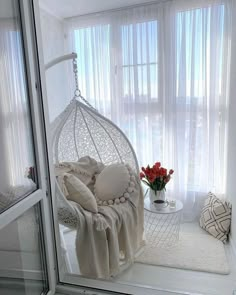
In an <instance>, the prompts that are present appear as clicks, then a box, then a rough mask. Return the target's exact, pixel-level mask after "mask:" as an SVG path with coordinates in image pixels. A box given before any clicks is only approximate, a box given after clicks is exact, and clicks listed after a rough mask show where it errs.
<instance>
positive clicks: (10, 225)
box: [0, 0, 55, 295]
mask: <svg viewBox="0 0 236 295" xmlns="http://www.w3.org/2000/svg"><path fill="white" fill-rule="evenodd" d="M35 44H36V43H35V39H34V31H33V9H32V2H31V1H19V0H1V2H0V77H1V79H0V294H4V295H5V294H6V295H7V294H26V295H28V294H29V295H32V294H33V295H34V294H35V295H36V294H48V292H49V291H50V292H52V293H51V294H53V293H54V289H55V278H54V262H53V253H52V249H53V248H52V244H53V240H52V236H53V235H52V233H51V220H50V213H49V212H50V211H49V207H50V198H49V197H48V196H49V193H50V192H49V191H48V189H47V187H48V183H47V179H48V178H47V157H46V156H45V155H46V149H45V146H46V144H45V142H44V136H43V134H44V130H43V120H42V118H43V113H42V112H41V110H42V108H41V107H42V103H41V95H40V89H39V85H40V83H39V80H38V75H37V63H36V61H37V55H36V50H35ZM45 241H47V243H45Z"/></svg>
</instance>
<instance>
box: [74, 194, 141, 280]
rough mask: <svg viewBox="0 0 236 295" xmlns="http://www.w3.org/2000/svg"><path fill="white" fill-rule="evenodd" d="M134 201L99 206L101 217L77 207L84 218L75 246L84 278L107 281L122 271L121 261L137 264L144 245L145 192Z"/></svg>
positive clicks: (134, 197) (133, 199) (136, 195)
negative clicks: (135, 262) (137, 255)
mask: <svg viewBox="0 0 236 295" xmlns="http://www.w3.org/2000/svg"><path fill="white" fill-rule="evenodd" d="M131 199H132V201H127V202H126V203H124V204H119V205H113V206H102V207H99V214H98V215H96V214H93V213H91V212H88V211H86V210H83V209H82V210H81V207H80V206H79V205H78V204H75V206H76V207H77V212H78V214H79V219H80V226H79V228H78V230H77V236H76V245H75V246H76V253H77V258H78V262H79V267H80V270H81V274H82V275H84V276H88V277H93V278H106V279H107V278H110V277H111V276H115V275H117V274H118V273H119V272H120V270H121V268H120V264H121V261H122V264H126V265H127V266H128V265H129V264H131V263H133V261H134V258H135V254H136V252H138V251H139V250H140V248H141V247H142V246H143V244H144V243H143V195H142V191H141V189H139V190H136V191H135V192H133V196H132V198H131ZM121 256H122V260H121Z"/></svg>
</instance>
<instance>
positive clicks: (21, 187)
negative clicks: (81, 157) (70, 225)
mask: <svg viewBox="0 0 236 295" xmlns="http://www.w3.org/2000/svg"><path fill="white" fill-rule="evenodd" d="M0 77H1V80H0V137H1V139H0V151H1V154H0V161H1V165H0V167H1V181H0V192H3V193H6V192H9V191H11V190H12V189H13V190H14V188H18V193H19V194H24V193H25V192H26V191H28V190H29V189H31V188H32V186H33V183H32V182H31V181H29V179H27V177H26V172H27V169H28V168H29V167H30V166H34V156H33V151H32V148H33V147H32V134H31V125H30V117H29V106H28V96H27V90H26V82H25V69H24V61H23V52H22V43H21V34H20V31H19V25H18V23H17V22H16V19H15V18H14V19H13V18H12V19H5V20H0ZM15 193H17V192H15Z"/></svg>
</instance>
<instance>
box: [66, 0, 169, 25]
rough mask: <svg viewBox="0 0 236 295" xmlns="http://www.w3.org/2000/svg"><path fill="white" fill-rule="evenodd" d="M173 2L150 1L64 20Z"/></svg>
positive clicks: (165, 0)
mask: <svg viewBox="0 0 236 295" xmlns="http://www.w3.org/2000/svg"><path fill="white" fill-rule="evenodd" d="M172 1H173V0H157V1H150V2H146V3H145V2H144V3H139V4H134V5H129V6H123V7H119V8H112V9H107V10H100V11H97V12H91V13H85V14H78V15H74V16H70V17H66V18H64V20H70V19H73V18H76V17H87V16H96V15H99V14H103V13H107V12H116V11H122V10H126V9H132V8H137V7H142V6H149V5H153V4H160V3H164V2H172Z"/></svg>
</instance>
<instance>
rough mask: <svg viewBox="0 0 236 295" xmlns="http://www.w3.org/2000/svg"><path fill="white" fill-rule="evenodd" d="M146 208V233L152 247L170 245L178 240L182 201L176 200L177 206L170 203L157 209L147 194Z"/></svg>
mask: <svg viewBox="0 0 236 295" xmlns="http://www.w3.org/2000/svg"><path fill="white" fill-rule="evenodd" d="M144 209H145V210H144V226H145V227H144V228H145V235H146V240H147V242H148V244H149V245H150V246H151V247H168V246H171V245H173V244H174V243H175V242H177V241H178V239H179V229H180V221H181V216H182V210H183V204H182V202H181V201H179V200H176V206H175V208H170V206H169V205H168V206H166V207H165V208H162V209H157V208H156V207H155V204H153V203H152V202H151V201H150V199H149V197H148V196H146V197H145V199H144Z"/></svg>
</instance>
